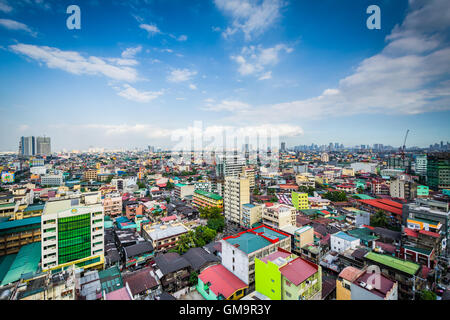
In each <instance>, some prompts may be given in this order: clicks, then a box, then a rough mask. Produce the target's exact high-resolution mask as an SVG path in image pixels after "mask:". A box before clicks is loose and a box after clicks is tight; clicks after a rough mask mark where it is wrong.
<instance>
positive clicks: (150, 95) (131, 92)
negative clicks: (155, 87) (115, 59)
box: [114, 84, 163, 102]
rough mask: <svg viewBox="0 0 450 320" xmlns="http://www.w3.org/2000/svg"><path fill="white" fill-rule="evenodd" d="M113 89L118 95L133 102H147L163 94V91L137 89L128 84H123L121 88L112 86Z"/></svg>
mask: <svg viewBox="0 0 450 320" xmlns="http://www.w3.org/2000/svg"><path fill="white" fill-rule="evenodd" d="M114 89H115V90H116V91H117V94H118V95H119V96H121V97H123V98H125V99H128V100H131V101H135V102H149V101H152V100H154V99H156V98H158V97H159V96H161V95H162V94H163V91H138V90H137V89H136V88H133V87H132V86H130V85H129V84H124V85H123V88H119V87H114Z"/></svg>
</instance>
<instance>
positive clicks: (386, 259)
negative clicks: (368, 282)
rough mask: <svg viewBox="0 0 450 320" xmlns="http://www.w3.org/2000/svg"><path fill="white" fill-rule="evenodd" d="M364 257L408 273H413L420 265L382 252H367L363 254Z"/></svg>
mask: <svg viewBox="0 0 450 320" xmlns="http://www.w3.org/2000/svg"><path fill="white" fill-rule="evenodd" d="M365 257H366V258H367V259H369V260H372V261H375V262H378V263H380V264H383V265H385V266H388V267H391V268H393V269H396V270H399V271H402V272H405V273H407V274H410V275H415V274H416V273H417V271H418V270H419V268H420V265H418V264H417V263H414V262H411V261H406V260H402V259H398V258H395V257H392V256H388V255H384V254H378V253H375V252H369V253H368V254H366V255H365Z"/></svg>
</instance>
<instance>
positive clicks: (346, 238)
mask: <svg viewBox="0 0 450 320" xmlns="http://www.w3.org/2000/svg"><path fill="white" fill-rule="evenodd" d="M333 236H336V237H338V238H341V239H343V240H347V241H355V240H358V238H355V237H352V236H350V235H348V234H346V233H345V232H342V231H339V232H338V233H336V234H333Z"/></svg>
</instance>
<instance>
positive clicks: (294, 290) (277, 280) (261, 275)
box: [255, 248, 322, 300]
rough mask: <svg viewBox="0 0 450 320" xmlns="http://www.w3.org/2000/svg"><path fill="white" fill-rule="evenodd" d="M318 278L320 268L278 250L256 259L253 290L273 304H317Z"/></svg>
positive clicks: (320, 283)
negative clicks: (309, 301) (274, 302)
mask: <svg viewBox="0 0 450 320" xmlns="http://www.w3.org/2000/svg"><path fill="white" fill-rule="evenodd" d="M321 277H322V271H321V267H320V266H318V265H316V264H314V263H312V262H310V261H308V260H305V259H303V258H301V257H298V256H296V255H295V254H293V253H291V252H289V251H287V250H283V249H281V248H278V249H277V251H275V252H274V253H271V254H269V255H267V256H265V257H262V258H260V259H258V258H256V259H255V290H256V291H258V292H260V293H262V294H263V295H265V296H267V297H269V298H270V299H272V300H320V299H321V298H322V293H321V291H322V278H321Z"/></svg>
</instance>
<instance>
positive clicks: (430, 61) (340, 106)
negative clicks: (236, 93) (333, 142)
mask: <svg viewBox="0 0 450 320" xmlns="http://www.w3.org/2000/svg"><path fill="white" fill-rule="evenodd" d="M411 4H412V5H411V8H410V11H409V13H408V15H407V16H406V18H405V20H404V22H403V23H402V24H401V25H399V26H396V27H395V28H394V29H393V31H392V32H391V34H390V35H389V36H388V37H386V41H387V45H386V47H385V48H384V49H383V50H382V51H381V52H380V53H379V54H376V55H374V56H372V57H369V58H367V59H365V60H363V61H362V62H361V63H360V64H359V65H358V66H357V68H356V69H355V71H354V72H353V73H352V74H350V75H349V76H347V77H345V78H343V79H341V80H340V81H339V83H338V84H337V86H336V88H333V89H326V90H324V91H323V93H322V94H321V95H319V96H316V97H312V98H309V99H304V100H295V101H289V102H283V103H278V104H274V105H268V106H262V107H259V108H252V109H251V110H244V111H242V112H239V113H238V114H237V115H235V118H236V119H240V118H242V117H245V118H252V119H255V121H256V119H259V120H262V119H266V118H267V117H268V116H270V115H271V114H273V115H277V119H278V120H279V121H284V120H288V119H291V120H292V119H293V118H297V119H301V118H305V119H306V118H323V117H330V116H346V115H353V114H371V113H384V114H418V113H423V112H430V111H442V110H450V45H449V40H448V39H449V37H448V35H449V34H448V30H450V29H449V28H450V20H449V19H446V17H448V16H449V14H450V2H448V1H445V0H430V1H425V0H420V1H419V0H415V1H411ZM430 16H432V17H433V19H435V20H436V21H440V22H442V23H444V26H442V25H441V24H434V26H435V28H430V27H429V26H424V24H425V22H427V21H429V19H430V18H429V17H430ZM430 23H431V22H430ZM269 60H271V59H269ZM272 60H273V59H272Z"/></svg>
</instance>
